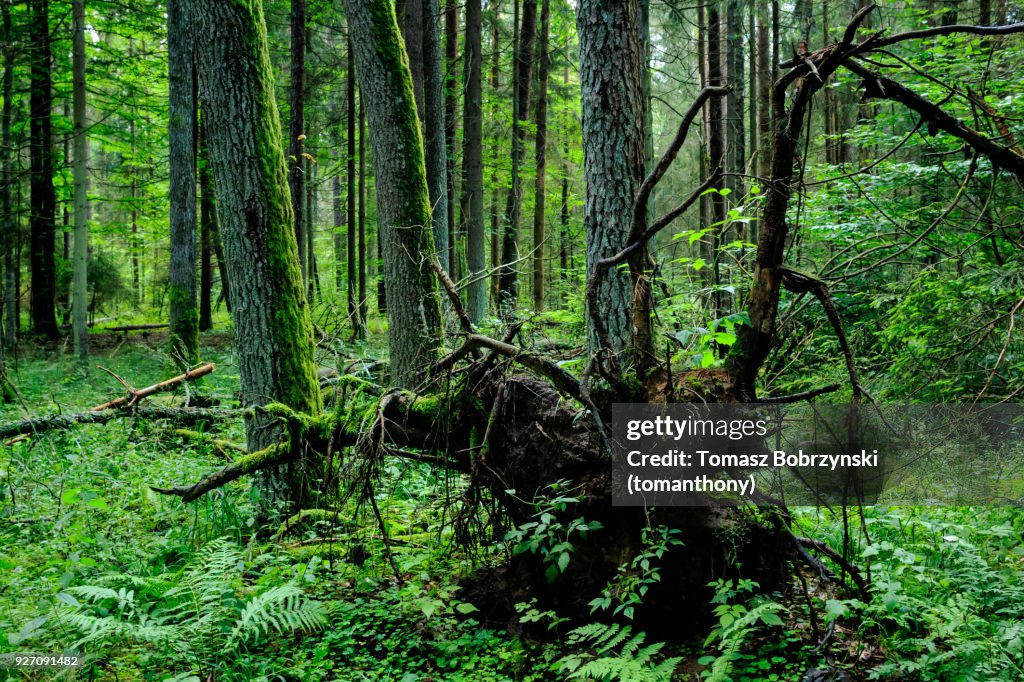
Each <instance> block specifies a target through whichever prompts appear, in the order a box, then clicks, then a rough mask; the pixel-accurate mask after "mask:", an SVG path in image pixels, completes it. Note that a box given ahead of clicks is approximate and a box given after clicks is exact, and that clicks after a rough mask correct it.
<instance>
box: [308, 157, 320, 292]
mask: <svg viewBox="0 0 1024 682" xmlns="http://www.w3.org/2000/svg"><path fill="white" fill-rule="evenodd" d="M310 156H312V155H310ZM305 184H306V226H305V232H306V273H307V274H306V276H307V280H308V281H307V284H306V300H307V301H308V302H309V303H310V304H312V303H313V301H315V300H316V295H317V294H318V293H319V292H320V278H319V273H318V272H317V269H316V166H315V165H313V159H312V158H309V157H307V158H306V182H305Z"/></svg>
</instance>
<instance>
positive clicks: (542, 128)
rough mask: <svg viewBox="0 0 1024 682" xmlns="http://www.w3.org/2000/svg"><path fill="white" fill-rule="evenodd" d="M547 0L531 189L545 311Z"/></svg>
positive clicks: (538, 285)
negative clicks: (532, 188)
mask: <svg viewBox="0 0 1024 682" xmlns="http://www.w3.org/2000/svg"><path fill="white" fill-rule="evenodd" d="M550 15H551V9H550V0H541V10H540V34H539V35H538V36H537V119H536V120H537V139H536V152H535V154H534V156H535V159H536V164H537V177H536V181H535V185H534V209H533V307H534V310H537V311H541V310H544V240H545V235H544V231H545V229H544V228H545V223H544V219H545V215H544V200H545V197H546V195H547V187H546V186H545V184H546V183H545V180H546V175H545V173H546V170H547V165H546V164H547V144H548V70H549V68H550V64H551V60H550V59H549V57H548V34H549V32H550V28H551V18H550Z"/></svg>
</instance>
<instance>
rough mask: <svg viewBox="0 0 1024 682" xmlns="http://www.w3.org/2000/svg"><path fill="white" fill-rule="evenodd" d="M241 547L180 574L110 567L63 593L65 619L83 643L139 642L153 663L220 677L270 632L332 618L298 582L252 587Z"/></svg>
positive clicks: (205, 554)
mask: <svg viewBox="0 0 1024 682" xmlns="http://www.w3.org/2000/svg"><path fill="white" fill-rule="evenodd" d="M243 568H244V562H243V561H242V554H241V551H240V550H239V548H238V547H237V546H236V545H234V544H232V543H230V542H228V541H226V540H223V539H217V540H213V541H212V542H210V543H209V544H207V545H206V546H205V547H204V548H203V550H202V554H201V556H200V557H198V558H197V559H196V560H194V561H193V562H192V564H191V565H190V566H189V567H187V568H186V569H185V570H184V572H182V573H181V574H179V575H174V576H160V577H156V578H140V577H136V576H132V575H128V574H110V575H107V576H103V577H101V578H100V579H99V580H98V581H97V584H94V585H78V586H72V587H68V588H67V589H66V590H64V591H63V592H61V593H60V594H58V595H57V600H58V602H59V603H60V605H61V607H62V608H61V611H62V612H63V613H62V614H61V621H62V622H63V624H65V625H67V626H70V627H71V628H72V629H73V630H75V631H77V632H78V633H79V635H80V636H79V638H78V639H77V641H76V642H75V643H74V645H73V646H74V647H76V648H79V647H81V648H87V649H90V650H97V649H100V648H106V649H112V648H117V647H125V646H128V647H134V646H137V647H140V649H141V651H139V652H138V653H139V655H140V656H144V657H147V658H148V662H147V668H169V669H175V670H178V669H181V667H182V666H183V665H184V666H187V669H188V670H190V671H191V673H192V674H198V675H200V676H201V677H202V678H204V679H205V678H207V677H211V678H212V677H213V676H214V674H215V673H214V672H213V671H216V670H218V669H219V668H220V666H221V665H224V664H225V663H229V662H230V661H231V660H232V658H233V654H236V653H237V652H239V651H240V650H241V649H242V648H243V647H245V646H246V645H249V644H255V643H257V642H259V641H260V640H262V639H264V638H265V637H266V636H267V635H269V634H270V632H271V631H275V632H278V633H285V632H293V631H297V630H318V629H320V628H322V627H323V626H324V625H326V623H327V616H326V613H325V611H324V609H323V608H322V607H321V605H320V604H319V603H318V602H315V601H311V600H308V599H304V598H303V593H302V590H301V589H300V588H299V587H298V586H297V585H295V584H294V583H293V582H287V583H283V584H280V585H275V586H274V587H271V588H269V589H266V590H262V591H259V592H255V593H251V594H246V593H245V591H244V589H243V588H242V585H241V576H242V570H243Z"/></svg>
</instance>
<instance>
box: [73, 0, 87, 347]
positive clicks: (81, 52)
mask: <svg viewBox="0 0 1024 682" xmlns="http://www.w3.org/2000/svg"><path fill="white" fill-rule="evenodd" d="M71 23H72V27H71V33H72V48H71V51H72V72H73V73H72V99H73V101H74V121H73V125H74V132H73V134H74V156H73V158H74V188H75V252H74V265H73V268H72V273H73V274H72V283H71V291H72V295H71V298H72V303H71V309H72V323H71V328H72V336H73V337H74V347H75V359H76V360H77V362H78V363H79V364H80V365H83V366H84V365H85V364H86V363H87V362H88V360H89V327H88V319H87V317H88V310H87V295H88V291H87V289H88V279H87V277H88V270H87V268H88V256H89V223H88V215H87V212H88V203H89V197H88V196H87V195H86V190H87V186H86V174H87V173H88V164H89V140H88V139H87V138H86V136H85V127H86V122H85V116H86V110H85V0H74V1H73V2H72V3H71Z"/></svg>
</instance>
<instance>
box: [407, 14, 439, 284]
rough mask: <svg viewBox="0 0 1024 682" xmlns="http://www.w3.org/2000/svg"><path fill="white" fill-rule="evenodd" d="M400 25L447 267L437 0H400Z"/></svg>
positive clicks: (435, 222)
mask: <svg viewBox="0 0 1024 682" xmlns="http://www.w3.org/2000/svg"><path fill="white" fill-rule="evenodd" d="M398 18H399V25H400V27H401V31H402V37H403V40H404V41H405V47H406V50H407V51H408V57H409V68H410V74H411V77H412V82H413V93H414V95H415V99H416V106H417V111H418V113H419V119H420V121H421V122H422V133H423V138H424V154H425V157H424V158H425V163H426V168H427V186H428V189H429V190H430V206H431V215H432V217H433V225H434V227H433V230H434V245H435V247H436V249H437V255H438V259H439V260H440V262H441V264H442V266H443V267H445V268H447V267H448V155H447V151H446V149H445V128H446V126H445V109H444V107H445V102H444V63H443V61H442V55H441V18H442V17H441V10H440V5H439V2H438V0H401V2H399V3H398Z"/></svg>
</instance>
